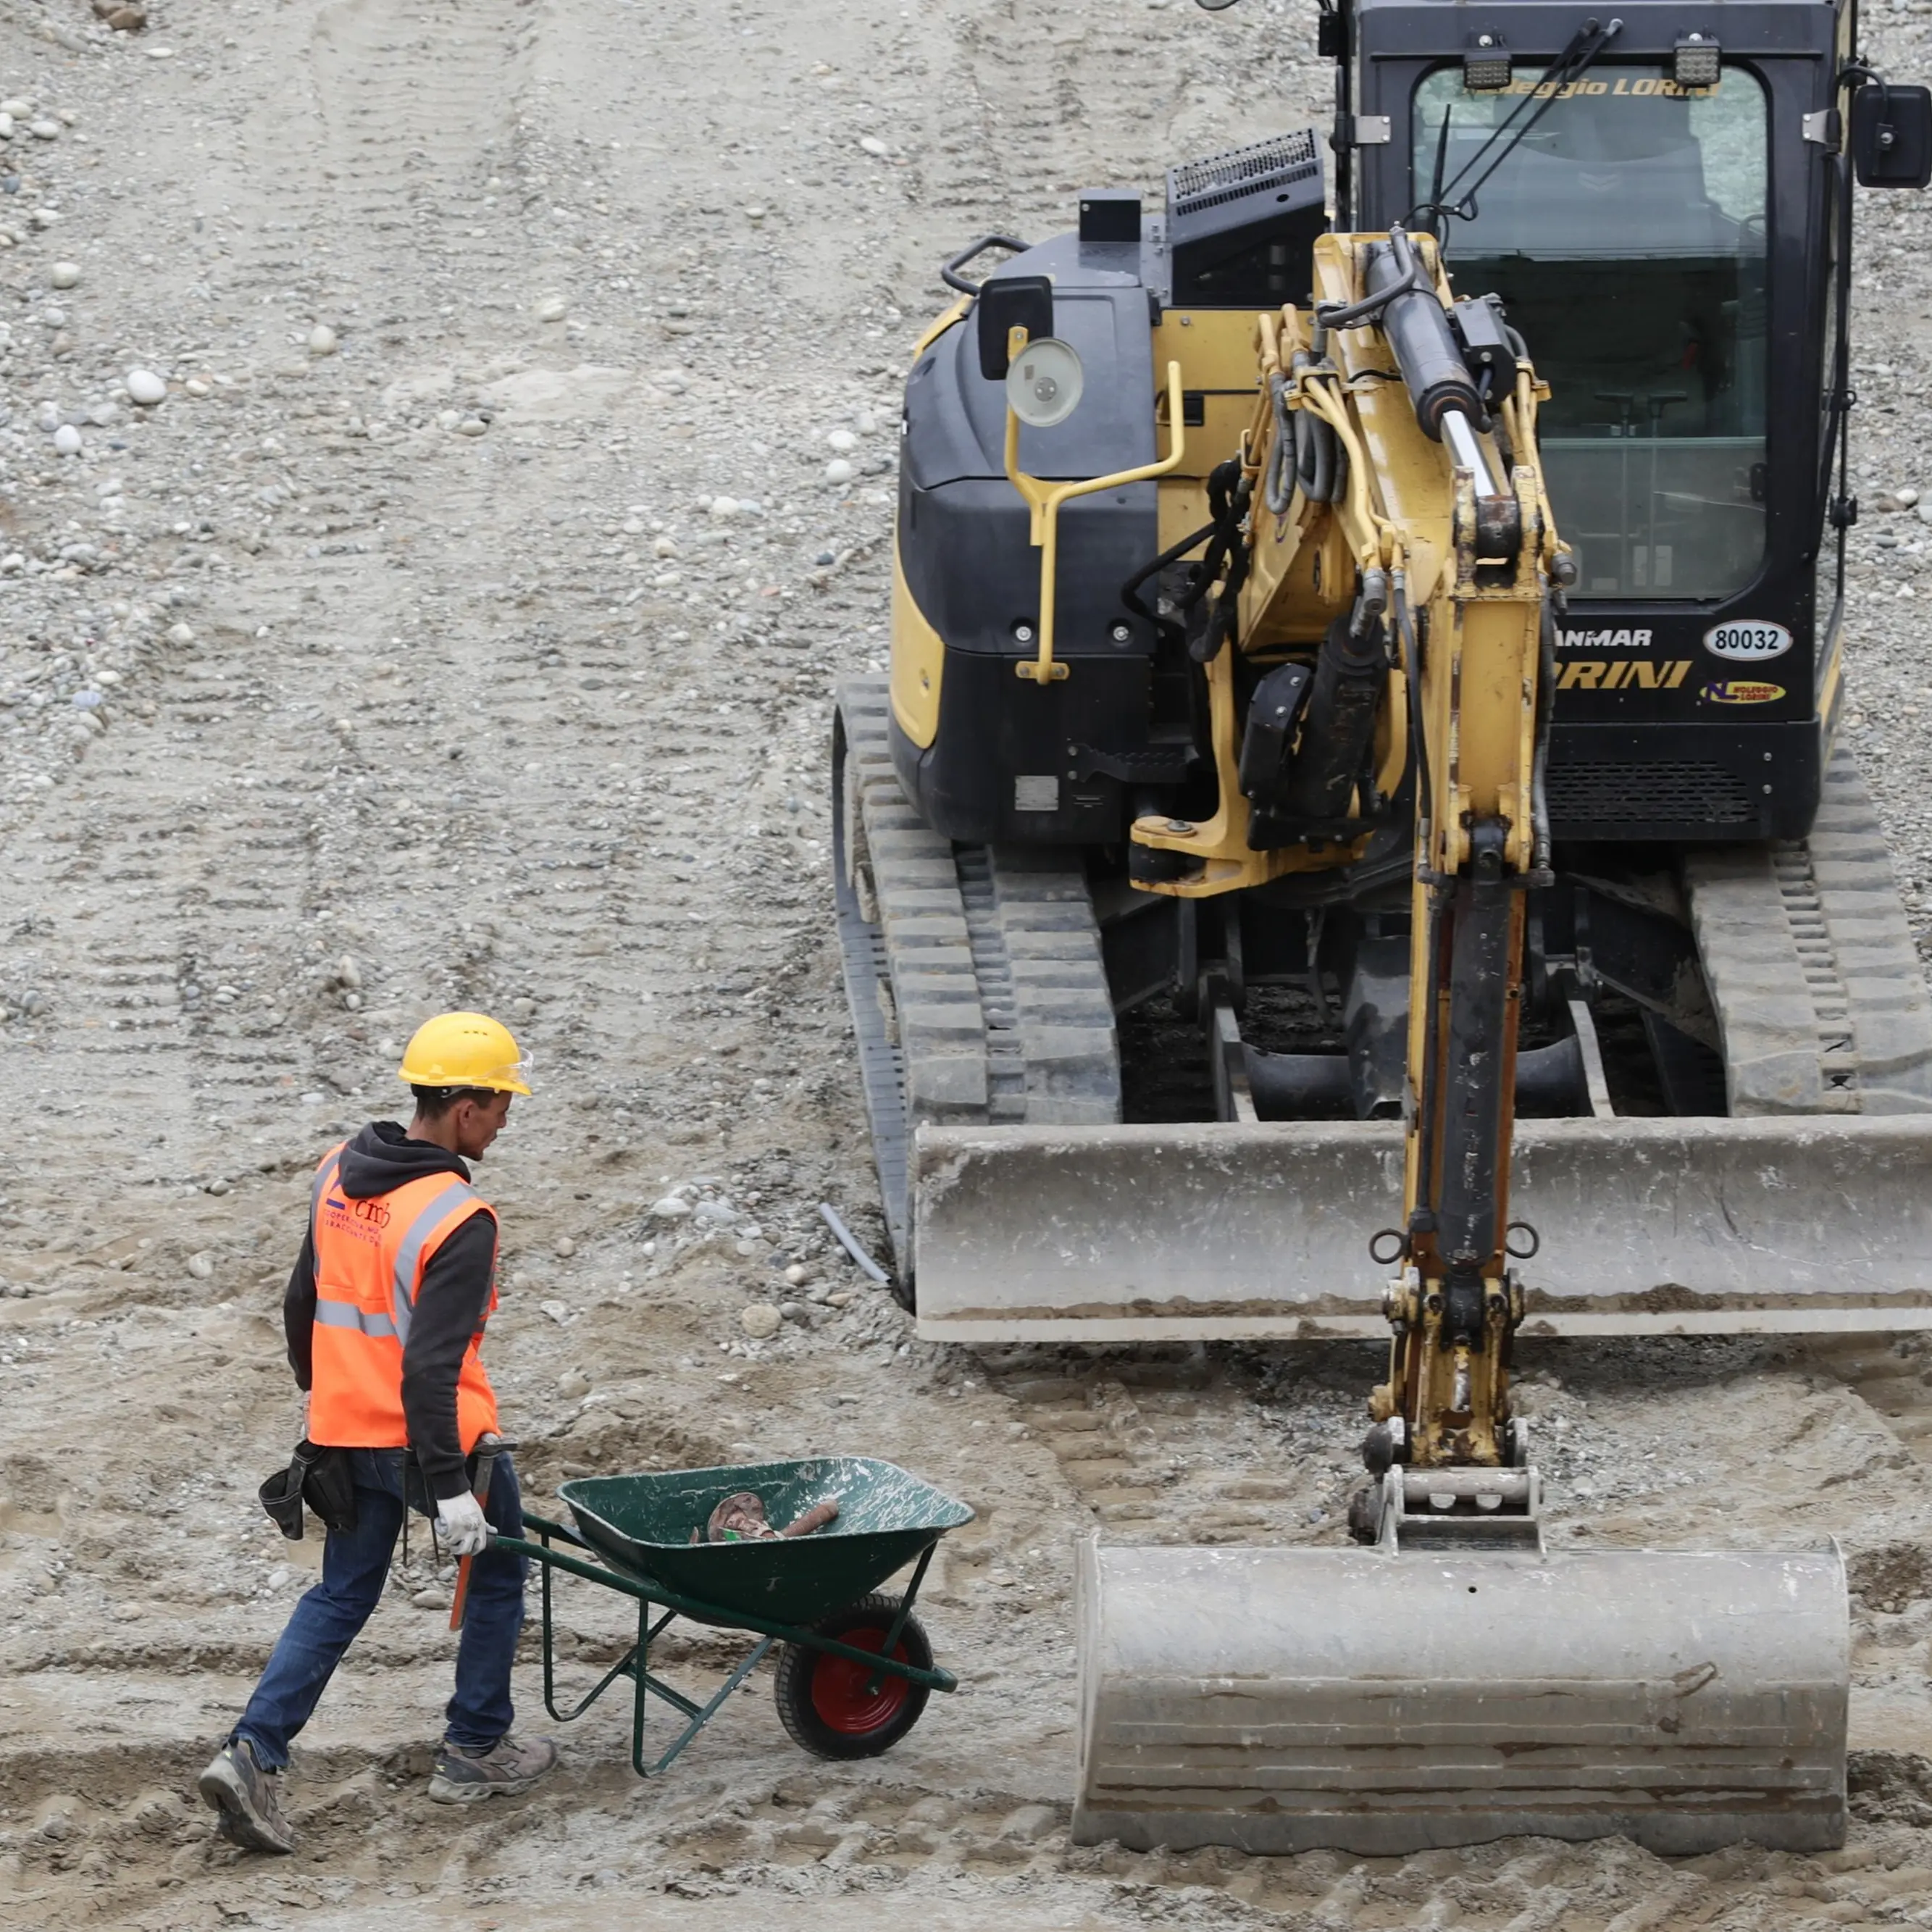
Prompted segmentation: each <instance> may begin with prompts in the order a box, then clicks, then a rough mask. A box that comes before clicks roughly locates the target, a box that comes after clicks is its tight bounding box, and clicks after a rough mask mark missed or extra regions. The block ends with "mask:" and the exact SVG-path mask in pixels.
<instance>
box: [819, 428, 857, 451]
mask: <svg viewBox="0 0 1932 1932" xmlns="http://www.w3.org/2000/svg"><path fill="white" fill-rule="evenodd" d="M825 446H826V449H835V450H836V451H837V452H838V454H839V455H841V456H848V455H850V454H851V452H853V450H855V449H857V448H858V447H859V439H858V438H857V437H856V436H854V435H853V434H852V432H851V431H850V430H849V429H835V430H834V431H832V434H830V435H829V436H828V437H826V439H825Z"/></svg>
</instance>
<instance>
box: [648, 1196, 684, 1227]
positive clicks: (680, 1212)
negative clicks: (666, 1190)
mask: <svg viewBox="0 0 1932 1932" xmlns="http://www.w3.org/2000/svg"><path fill="white" fill-rule="evenodd" d="M690 1212H691V1203H690V1202H688V1201H687V1200H685V1198H684V1196H682V1195H681V1194H667V1195H666V1196H664V1199H662V1200H661V1201H653V1202H652V1203H651V1213H652V1216H653V1217H655V1219H656V1220H660V1221H676V1220H682V1218H683V1217H685V1215H687V1214H689V1213H690Z"/></svg>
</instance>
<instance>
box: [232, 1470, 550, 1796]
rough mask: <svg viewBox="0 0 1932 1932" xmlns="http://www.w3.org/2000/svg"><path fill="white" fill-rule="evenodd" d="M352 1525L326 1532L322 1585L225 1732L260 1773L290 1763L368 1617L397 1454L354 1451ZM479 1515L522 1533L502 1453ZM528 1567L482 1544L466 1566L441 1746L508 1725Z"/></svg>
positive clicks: (393, 1520)
mask: <svg viewBox="0 0 1932 1932" xmlns="http://www.w3.org/2000/svg"><path fill="white" fill-rule="evenodd" d="M350 1454H351V1455H352V1456H353V1457H354V1458H355V1474H356V1527H355V1529H353V1531H352V1532H350V1534H349V1535H347V1536H338V1535H336V1534H335V1532H334V1531H331V1532H329V1540H328V1541H327V1542H326V1544H324V1546H323V1553H322V1581H321V1582H320V1583H318V1584H317V1585H316V1586H315V1587H314V1589H312V1590H310V1591H309V1592H307V1593H306V1594H305V1595H304V1596H303V1598H302V1601H300V1602H299V1604H296V1607H295V1614H294V1615H293V1616H291V1617H290V1619H289V1622H288V1628H287V1629H286V1630H284V1631H283V1632H282V1634H281V1640H280V1641H279V1642H278V1643H277V1644H276V1646H275V1650H274V1652H272V1654H271V1655H270V1657H269V1664H268V1668H267V1669H266V1670H264V1671H263V1673H262V1681H261V1682H260V1683H259V1684H258V1685H256V1687H255V1694H254V1696H253V1697H251V1698H250V1699H249V1700H248V1709H247V1710H245V1711H244V1712H242V1716H241V1718H240V1720H239V1722H238V1723H237V1724H236V1727H235V1729H234V1730H233V1733H230V1740H231V1742H232V1741H233V1739H235V1738H246V1739H248V1742H250V1743H251V1745H254V1748H255V1762H256V1763H257V1764H259V1765H260V1766H261V1767H262V1768H263V1770H264V1771H280V1770H281V1769H283V1768H284V1766H286V1765H287V1763H288V1761H289V1741H290V1739H292V1738H293V1737H294V1736H296V1733H298V1732H299V1730H301V1729H302V1727H303V1725H305V1724H307V1723H308V1721H309V1718H310V1717H311V1715H313V1713H314V1710H315V1707H316V1703H317V1700H319V1699H320V1697H321V1696H322V1693H323V1686H324V1685H326V1684H327V1683H328V1682H329V1679H330V1678H331V1677H332V1676H333V1675H334V1674H335V1667H336V1666H337V1665H338V1664H340V1663H341V1661H342V1658H343V1655H344V1652H346V1651H347V1649H348V1648H349V1646H350V1645H351V1644H352V1643H354V1642H355V1641H356V1637H357V1635H358V1634H359V1632H360V1631H361V1630H362V1626H363V1625H365V1624H366V1623H367V1622H368V1621H369V1616H370V1613H371V1612H372V1611H373V1610H374V1609H375V1607H376V1605H377V1601H379V1600H380V1598H381V1596H382V1594H383V1584H384V1583H385V1582H386V1580H387V1579H388V1577H389V1559H390V1557H391V1556H392V1554H393V1553H394V1552H395V1547H396V1538H397V1535H398V1533H399V1532H401V1529H402V1526H403V1452H402V1451H401V1450H400V1449H356V1450H352V1451H350ZM483 1514H484V1517H486V1518H487V1520H488V1521H489V1523H490V1527H491V1528H492V1529H495V1530H497V1531H498V1532H500V1533H501V1534H502V1535H505V1536H518V1537H520V1536H521V1535H523V1499H522V1497H521V1496H520V1493H519V1492H518V1490H517V1472H516V1471H515V1470H514V1469H513V1468H512V1467H511V1463H510V1459H509V1457H508V1456H507V1455H502V1456H499V1457H497V1458H496V1467H495V1470H494V1472H493V1474H492V1475H491V1477H490V1494H489V1496H488V1499H487V1501H486V1502H484V1505H483ZM528 1570H529V1564H528V1562H527V1561H526V1559H524V1558H523V1557H520V1556H512V1555H511V1553H509V1552H508V1550H485V1551H484V1553H482V1555H481V1556H478V1557H477V1558H476V1559H475V1561H474V1562H472V1563H471V1565H470V1566H469V1597H468V1598H467V1601H466V1605H465V1608H464V1610H463V1636H462V1638H461V1640H460V1642H459V1643H458V1646H457V1650H456V1692H455V1695H454V1696H453V1697H452V1698H451V1699H450V1700H449V1704H448V1706H446V1709H445V1710H444V1712H443V1715H444V1718H445V1720H446V1724H445V1728H444V1731H443V1737H444V1740H445V1742H447V1743H449V1744H453V1745H457V1746H458V1747H459V1748H461V1749H462V1750H463V1751H487V1750H488V1749H489V1748H490V1746H491V1745H493V1744H494V1743H496V1741H497V1739H499V1738H501V1737H502V1736H503V1735H504V1734H505V1733H506V1732H507V1731H508V1730H509V1728H510V1725H511V1721H512V1720H513V1718H514V1716H515V1712H514V1710H513V1709H512V1708H511V1703H510V1666H511V1662H512V1661H513V1660H514V1658H515V1655H516V1650H517V1632H518V1631H520V1630H521V1629H522V1628H523V1579H524V1576H525V1574H526V1572H527V1571H528Z"/></svg>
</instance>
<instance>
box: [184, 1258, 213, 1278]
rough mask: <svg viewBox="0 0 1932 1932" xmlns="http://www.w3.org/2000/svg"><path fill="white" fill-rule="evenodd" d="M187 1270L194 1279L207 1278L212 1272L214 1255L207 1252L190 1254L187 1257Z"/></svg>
mask: <svg viewBox="0 0 1932 1932" xmlns="http://www.w3.org/2000/svg"><path fill="white" fill-rule="evenodd" d="M187 1271H188V1273H189V1274H191V1275H193V1277H194V1278H195V1280H196V1281H205V1280H208V1277H209V1276H210V1275H211V1274H214V1256H211V1255H207V1254H198V1255H190V1256H188V1258H187Z"/></svg>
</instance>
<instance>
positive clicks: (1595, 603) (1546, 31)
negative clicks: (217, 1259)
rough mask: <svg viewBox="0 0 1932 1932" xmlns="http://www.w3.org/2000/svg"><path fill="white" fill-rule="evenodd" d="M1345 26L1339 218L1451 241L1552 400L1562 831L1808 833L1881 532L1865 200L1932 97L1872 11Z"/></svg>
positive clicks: (1452, 263) (1401, 6) (1723, 836)
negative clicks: (1861, 328) (1849, 633)
mask: <svg viewBox="0 0 1932 1932" xmlns="http://www.w3.org/2000/svg"><path fill="white" fill-rule="evenodd" d="M1463 12H1466V14H1467V18H1466V19H1465V18H1463V17H1460V14H1461V13H1463ZM1322 34H1323V43H1324V45H1325V46H1327V47H1328V48H1330V49H1332V50H1333V51H1334V53H1335V55H1337V106H1338V116H1337V132H1336V145H1335V149H1334V151H1335V154H1336V157H1337V200H1338V202H1339V203H1340V206H1341V208H1342V209H1343V211H1345V213H1344V214H1343V217H1340V220H1341V225H1344V226H1355V227H1360V228H1367V229H1373V228H1376V227H1379V226H1383V225H1385V223H1388V222H1390V221H1401V220H1412V221H1413V220H1418V219H1421V220H1426V221H1428V222H1430V223H1433V225H1434V226H1435V228H1436V232H1437V233H1439V234H1440V235H1441V236H1442V239H1443V242H1444V247H1445V255H1446V257H1447V260H1448V263H1449V268H1450V273H1451V276H1452V278H1454V281H1455V283H1456V284H1457V287H1458V289H1459V290H1463V291H1464V292H1466V293H1478V292H1493V293H1496V294H1497V295H1498V296H1500V297H1501V298H1502V302H1503V304H1504V306H1505V309H1506V310H1507V311H1508V314H1509V317H1510V319H1511V323H1513V324H1514V326H1515V327H1516V328H1517V329H1518V330H1519V331H1520V332H1521V334H1522V335H1523V338H1524V339H1525V341H1527V342H1529V343H1530V344H1532V345H1533V346H1534V348H1535V354H1536V358H1537V366H1538V371H1539V373H1540V374H1541V375H1542V376H1543V377H1544V380H1546V381H1547V382H1548V383H1549V384H1550V390H1551V399H1550V404H1549V406H1548V407H1547V409H1546V410H1545V411H1544V414H1543V418H1542V449H1543V458H1544V466H1545V469H1546V470H1547V474H1548V475H1549V478H1550V491H1551V496H1552V500H1553V502H1554V503H1555V505H1556V510H1557V514H1558V515H1559V517H1560V518H1561V519H1562V526H1563V529H1564V532H1565V536H1566V538H1568V541H1570V542H1571V544H1573V545H1574V547H1575V550H1576V552H1577V558H1578V562H1579V566H1580V568H1579V574H1578V578H1577V583H1576V585H1575V586H1574V588H1573V589H1571V592H1569V595H1568V604H1569V610H1568V613H1567V615H1566V616H1565V620H1564V622H1562V625H1561V626H1560V628H1559V634H1558V640H1557V656H1558V679H1559V688H1558V694H1557V700H1556V725H1555V734H1554V737H1553V742H1552V745H1551V750H1550V802H1551V808H1552V812H1553V817H1554V820H1555V826H1556V834H1557V836H1558V837H1559V838H1568V839H1576V840H1614V841H1618V842H1619V843H1628V842H1631V841H1637V840H1661V841H1688V840H1695V841H1699V842H1706V841H1718V840H1735V839H1750V840H1758V839H1766V838H1773V839H1798V838H1803V837H1805V835H1806V834H1807V833H1808V832H1809V831H1810V829H1811V826H1812V823H1813V820H1814V817H1815V816H1816V814H1817V809H1818V806H1819V803H1820V797H1821V795H1822V790H1823V781H1824V775H1825V771H1826V763H1827V761H1828V759H1829V748H1830V745H1831V742H1832V738H1833V736H1834V733H1835V730H1836V727H1837V722H1838V712H1839V708H1840V706H1841V702H1842V696H1843V675H1842V667H1843V652H1844V648H1845V644H1846V613H1845V604H1844V566H1843V544H1842V543H1841V541H1839V539H1840V536H1841V532H1843V529H1846V528H1847V527H1849V523H1850V522H1851V521H1852V519H1854V518H1855V516H1856V514H1857V506H1856V504H1855V502H1854V501H1853V500H1852V498H1851V496H1850V494H1849V486H1848V484H1847V482H1846V479H1845V478H1844V476H1843V473H1842V469H1843V464H1842V458H1843V431H1844V428H1845V425H1846V413H1847V411H1848V410H1849V407H1850V405H1851V401H1852V398H1851V393H1850V385H1849V379H1848V374H1847V368H1848V365H1847V361H1846V352H1847V350H1848V346H1849V344H1848V338H1847V334H1846V327H1845V322H1846V317H1845V303H1846V292H1847V290H1848V287H1849V266H1850V254H1849V236H1850V232H1851V220H1852V209H1853V205H1854V204H1853V200H1852V193H1851V189H1852V181H1853V177H1854V175H1855V173H1856V174H1857V175H1858V176H1859V177H1860V178H1864V179H1866V180H1868V181H1871V182H1872V183H1873V184H1875V185H1879V186H1900V187H1920V186H1923V185H1924V181H1923V180H1922V179H1921V178H1920V177H1919V174H1918V170H1917V168H1916V167H1915V166H1912V165H1911V164H1912V162H1913V161H1914V160H1915V159H1917V158H1918V157H1922V156H1923V155H1924V154H1926V152H1927V149H1926V146H1925V142H1926V134H1925V133H1924V127H1925V124H1926V121H1927V105H1926V98H1925V92H1924V89H1918V88H1900V87H1895V86H1894V87H1888V86H1885V84H1884V83H1882V82H1881V81H1879V80H1877V79H1876V77H1873V76H1872V75H1870V74H1869V73H1868V72H1867V71H1866V70H1864V68H1862V67H1861V66H1860V65H1859V64H1858V62H1857V61H1856V60H1855V58H1854V54H1855V8H1853V7H1850V6H1849V5H1848V6H1843V7H1837V6H1832V5H1824V4H1820V5H1814V6H1802V7H1758V6H1750V5H1747V6H1744V7H1733V6H1731V5H1725V6H1724V7H1693V8H1692V9H1691V10H1689V11H1688V12H1687V11H1686V10H1684V9H1683V8H1681V7H1662V6H1655V5H1645V4H1642V3H1641V0H1640V4H1638V5H1634V6H1631V7H1624V8H1622V9H1620V10H1619V13H1618V14H1617V15H1616V17H1614V18H1613V17H1611V16H1610V15H1609V14H1607V13H1606V14H1605V15H1604V16H1602V17H1591V16H1589V15H1588V14H1586V13H1583V12H1582V11H1581V10H1577V11H1574V12H1570V11H1566V10H1563V9H1561V8H1554V7H1544V6H1540V5H1539V6H1528V5H1518V4H1514V0H1503V4H1501V5H1490V6H1488V7H1475V8H1473V9H1468V10H1459V17H1457V18H1456V19H1455V20H1454V22H1453V23H1448V21H1447V20H1446V19H1445V17H1443V16H1442V15H1440V14H1439V13H1436V12H1434V11H1433V10H1431V9H1430V8H1428V7H1418V6H1416V5H1412V4H1406V0H1348V3H1347V4H1346V5H1343V7H1341V8H1340V10H1337V11H1335V12H1334V13H1328V14H1327V15H1325V17H1324V20H1323V24H1322ZM1865 121H1873V122H1874V123H1875V124H1876V122H1878V121H1882V122H1883V123H1884V124H1885V125H1886V126H1888V127H1890V129H1891V137H1890V139H1889V140H1888V142H1887V144H1886V145H1885V148H1884V150H1883V151H1884V153H1885V154H1886V155H1887V156H1888V157H1889V156H1894V155H1895V156H1897V160H1896V161H1894V162H1893V163H1891V166H1889V167H1888V169H1885V170H1882V171H1880V172H1876V173H1874V172H1873V171H1872V170H1871V169H1869V168H1867V167H1865V166H1863V165H1862V164H1861V163H1859V161H1858V158H1857V157H1856V156H1855V154H1854V153H1853V152H1852V148H1853V146H1854V145H1855V139H1854V136H1853V134H1852V128H1853V126H1854V124H1858V125H1862V124H1864V122H1865ZM1908 124H1909V125H1908ZM1865 145H1867V148H1872V149H1873V151H1876V144H1875V143H1873V142H1869V141H1868V142H1867V143H1866V144H1865Z"/></svg>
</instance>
